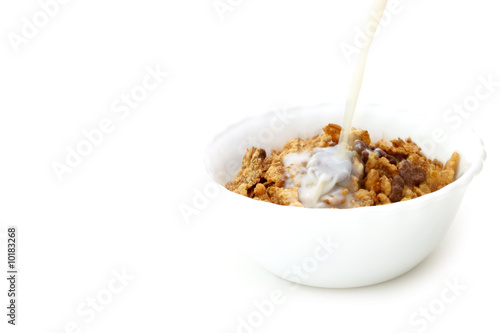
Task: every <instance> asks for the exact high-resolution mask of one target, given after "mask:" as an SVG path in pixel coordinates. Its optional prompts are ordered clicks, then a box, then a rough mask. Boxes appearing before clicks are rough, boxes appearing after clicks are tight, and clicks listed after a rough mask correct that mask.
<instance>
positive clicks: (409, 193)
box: [401, 186, 417, 200]
mask: <svg viewBox="0 0 500 333" xmlns="http://www.w3.org/2000/svg"><path fill="white" fill-rule="evenodd" d="M416 197H417V194H416V193H415V192H413V187H409V186H405V187H404V188H403V199H414V198H416ZM403 199H401V200H403Z"/></svg>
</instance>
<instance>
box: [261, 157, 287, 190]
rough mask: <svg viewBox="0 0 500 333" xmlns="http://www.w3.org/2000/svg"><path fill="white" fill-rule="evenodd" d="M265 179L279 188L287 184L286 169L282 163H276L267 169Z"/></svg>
mask: <svg viewBox="0 0 500 333" xmlns="http://www.w3.org/2000/svg"><path fill="white" fill-rule="evenodd" d="M264 178H265V179H266V180H267V181H268V182H270V183H275V185H277V186H283V185H284V184H285V167H284V166H283V164H281V162H274V163H273V164H271V166H270V167H269V169H267V171H266V173H265V175H264Z"/></svg>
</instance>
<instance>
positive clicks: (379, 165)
mask: <svg viewBox="0 0 500 333" xmlns="http://www.w3.org/2000/svg"><path fill="white" fill-rule="evenodd" d="M371 169H376V170H377V171H378V172H379V175H380V176H384V175H385V176H386V177H388V178H392V177H394V176H395V175H397V174H398V168H397V166H396V165H394V164H391V162H389V160H388V159H387V158H385V157H378V156H377V154H375V153H370V155H369V156H368V160H367V161H366V165H365V172H366V174H368V173H369V172H370V170H371Z"/></svg>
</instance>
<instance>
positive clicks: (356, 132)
mask: <svg viewBox="0 0 500 333" xmlns="http://www.w3.org/2000/svg"><path fill="white" fill-rule="evenodd" d="M358 140H359V141H362V142H364V143H365V144H366V146H369V145H370V144H371V142H372V140H371V139H370V134H369V133H368V131H365V130H362V129H356V128H354V129H352V130H351V132H349V137H348V139H347V144H348V145H349V146H351V147H354V144H355V142H356V141H358Z"/></svg>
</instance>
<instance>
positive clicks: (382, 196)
mask: <svg viewBox="0 0 500 333" xmlns="http://www.w3.org/2000/svg"><path fill="white" fill-rule="evenodd" d="M377 199H378V201H379V204H381V205H387V204H390V203H391V200H389V198H388V197H387V195H385V194H384V193H379V194H377Z"/></svg>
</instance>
